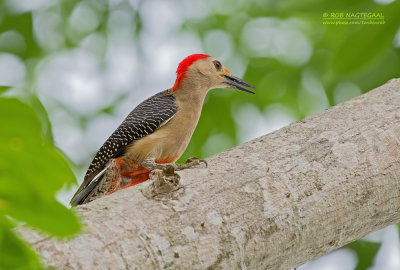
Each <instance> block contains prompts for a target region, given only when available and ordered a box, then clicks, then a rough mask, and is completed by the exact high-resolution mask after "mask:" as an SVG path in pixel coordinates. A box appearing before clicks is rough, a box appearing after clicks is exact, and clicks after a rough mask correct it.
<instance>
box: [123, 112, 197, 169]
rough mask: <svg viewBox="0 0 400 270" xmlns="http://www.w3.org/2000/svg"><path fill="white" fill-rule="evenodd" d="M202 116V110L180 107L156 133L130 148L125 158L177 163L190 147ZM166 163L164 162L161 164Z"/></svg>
mask: <svg viewBox="0 0 400 270" xmlns="http://www.w3.org/2000/svg"><path fill="white" fill-rule="evenodd" d="M200 114H201V106H200V108H196V107H191V108H189V107H187V106H181V107H179V109H178V111H177V112H176V114H175V115H174V116H173V117H172V118H171V119H170V120H169V121H168V122H167V123H166V124H164V125H163V126H161V127H160V128H158V129H157V130H156V131H155V132H153V133H152V134H150V135H147V136H146V137H143V138H141V139H140V140H137V141H135V142H134V143H133V144H132V145H130V146H129V147H128V150H127V152H126V154H125V155H124V156H125V158H128V159H135V160H137V161H138V162H141V161H142V160H144V159H146V158H153V159H155V160H159V161H160V160H162V161H165V160H167V161H168V162H175V161H176V160H177V159H179V157H180V156H181V155H182V154H183V152H184V151H185V149H186V147H187V146H188V144H189V142H190V139H191V137H192V135H193V132H194V130H195V128H196V126H197V123H198V121H199V118H200ZM160 163H164V162H160Z"/></svg>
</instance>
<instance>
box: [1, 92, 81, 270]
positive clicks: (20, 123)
mask: <svg viewBox="0 0 400 270" xmlns="http://www.w3.org/2000/svg"><path fill="white" fill-rule="evenodd" d="M35 102H36V104H37V103H38V101H37V100H35ZM0 123H1V129H0V186H1V189H0V269H40V268H41V266H40V264H39V261H38V259H37V257H36V255H35V253H34V252H32V251H31V250H30V248H29V247H27V246H26V244H24V243H23V242H22V241H21V240H20V239H19V238H18V237H17V236H16V235H15V233H14V232H13V231H12V228H13V227H14V225H13V223H12V222H11V219H10V218H12V220H15V221H18V222H23V223H26V224H27V225H30V226H32V227H34V228H37V229H39V230H41V231H43V232H46V233H49V234H50V235H53V236H60V237H65V236H69V235H72V234H74V233H76V232H78V231H79V229H80V224H79V222H78V220H77V218H76V217H75V216H74V214H73V213H72V212H71V211H70V210H69V209H67V208H66V207H65V206H63V205H62V204H61V203H59V202H58V201H57V200H56V198H55V194H56V192H57V191H59V190H60V189H61V188H62V187H63V186H64V185H65V184H67V185H71V184H73V183H74V182H75V177H74V175H73V173H72V171H71V169H70V166H69V164H68V163H67V161H66V159H65V157H64V156H63V155H62V154H61V152H60V151H59V150H58V149H57V148H55V146H54V145H53V143H52V141H51V140H49V136H45V134H44V133H43V132H44V131H45V130H46V129H44V127H43V125H42V124H41V122H40V120H39V118H38V117H37V115H36V113H35V111H34V110H33V109H32V108H31V107H30V106H28V105H27V104H25V103H23V102H21V101H20V100H18V99H16V98H5V97H0ZM47 131H49V130H48V129H47Z"/></svg>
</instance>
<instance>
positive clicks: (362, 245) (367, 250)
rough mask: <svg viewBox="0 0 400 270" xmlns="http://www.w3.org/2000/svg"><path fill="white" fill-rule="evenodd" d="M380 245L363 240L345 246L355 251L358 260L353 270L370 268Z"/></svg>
mask: <svg viewBox="0 0 400 270" xmlns="http://www.w3.org/2000/svg"><path fill="white" fill-rule="evenodd" d="M380 246H381V243H376V242H369V241H365V240H357V241H355V242H353V243H350V244H348V245H347V246H345V247H346V248H350V249H351V250H353V251H355V252H356V254H357V258H358V263H357V266H356V268H355V269H354V270H366V269H368V267H370V266H372V263H373V262H374V258H375V255H376V253H377V252H378V250H379V248H380Z"/></svg>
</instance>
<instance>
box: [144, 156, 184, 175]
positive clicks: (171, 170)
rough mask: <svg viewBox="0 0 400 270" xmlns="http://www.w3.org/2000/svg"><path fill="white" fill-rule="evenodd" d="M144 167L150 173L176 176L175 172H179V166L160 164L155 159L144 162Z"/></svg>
mask: <svg viewBox="0 0 400 270" xmlns="http://www.w3.org/2000/svg"><path fill="white" fill-rule="evenodd" d="M142 166H143V167H144V168H146V169H148V170H150V171H155V170H160V171H163V173H164V174H165V175H174V174H175V170H178V165H177V164H175V163H162V164H158V163H156V162H155V161H154V160H153V159H145V160H144V161H142Z"/></svg>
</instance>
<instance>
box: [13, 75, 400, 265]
mask: <svg viewBox="0 0 400 270" xmlns="http://www.w3.org/2000/svg"><path fill="white" fill-rule="evenodd" d="M399 144H400V79H396V80H391V81H390V82H388V83H387V84H385V85H383V86H381V87H379V88H377V89H375V90H373V91H370V92H369V93H367V94H364V95H362V96H360V97H357V98H354V99H352V100H350V101H348V102H345V103H343V104H340V105H338V106H335V107H332V108H330V109H328V110H326V111H324V112H322V113H319V114H317V115H314V116H311V117H309V118H306V119H304V120H301V121H299V122H296V123H294V124H291V125H289V126H287V127H285V128H282V129H280V130H278V131H276V132H273V133H270V134H268V135H265V136H263V137H260V138H257V139H255V140H252V141H250V142H248V143H245V144H243V145H240V146H238V147H235V148H232V149H230V150H228V151H226V152H223V153H220V154H218V155H216V156H213V157H210V158H209V159H207V162H208V164H209V165H208V168H204V166H199V167H197V168H194V169H187V170H184V171H181V172H179V174H180V176H181V179H180V181H179V183H177V181H176V180H177V179H171V178H168V179H166V178H165V177H158V176H157V175H156V176H154V177H153V178H152V180H150V181H147V182H145V183H143V184H141V185H138V186H136V187H132V188H128V189H125V190H123V191H120V192H117V193H114V194H112V195H110V196H106V197H104V198H100V199H98V200H95V201H93V202H91V203H89V204H86V205H83V206H80V207H77V209H76V210H77V212H78V214H79V215H80V216H81V217H82V220H83V222H84V223H85V224H86V227H85V230H84V233H83V234H81V235H79V236H77V237H75V238H74V239H71V240H64V241H58V240H54V239H48V238H46V236H43V235H40V234H38V233H36V232H33V231H30V230H26V229H22V230H19V231H20V233H21V234H22V236H23V237H24V238H25V239H27V240H28V241H29V242H30V243H32V244H33V245H34V246H35V248H36V250H37V251H38V252H39V253H40V254H41V256H42V258H43V261H44V262H45V263H46V264H47V265H49V266H53V267H56V268H58V269H289V268H291V267H294V266H298V265H301V264H303V263H305V262H307V261H310V260H313V259H315V258H317V257H319V256H321V255H324V254H326V253H328V252H330V251H332V250H334V249H337V248H339V247H341V246H343V245H345V244H347V243H349V242H352V241H354V240H356V239H359V238H361V237H363V236H364V235H366V234H368V233H370V232H373V231H376V230H379V229H381V228H383V227H385V226H388V225H390V224H393V223H395V222H398V221H399V220H400V211H399V210H400V147H399Z"/></svg>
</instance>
